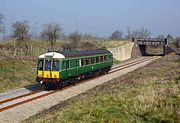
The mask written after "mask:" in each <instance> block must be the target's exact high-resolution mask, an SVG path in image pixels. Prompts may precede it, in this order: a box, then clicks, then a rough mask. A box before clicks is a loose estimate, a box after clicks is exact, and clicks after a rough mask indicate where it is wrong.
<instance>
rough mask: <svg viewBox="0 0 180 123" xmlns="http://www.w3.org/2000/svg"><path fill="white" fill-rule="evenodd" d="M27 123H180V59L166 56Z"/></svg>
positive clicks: (30, 119) (28, 120) (49, 110)
mask: <svg viewBox="0 0 180 123" xmlns="http://www.w3.org/2000/svg"><path fill="white" fill-rule="evenodd" d="M24 122H37V123H41V122H47V123H52V122H57V123H59V122H62V123H66V122H69V123H76V122H84V123H88V122H94V123H99V122H101V123H104V122H110V123H111V122H113V123H114V122H118V123H119V122H125V123H129V122H149V123H152V122H155V123H156V122H165V123H171V122H180V56H178V55H175V54H171V55H168V56H165V57H163V58H161V59H159V60H157V61H155V62H154V63H151V64H150V65H148V66H146V67H144V68H142V69H138V70H135V71H134V72H131V73H129V74H127V75H124V76H122V77H119V78H116V79H114V80H113V81H110V82H108V83H105V84H104V85H102V86H99V87H97V88H95V89H92V90H90V91H89V92H86V93H84V94H81V95H80V96H78V97H74V98H73V99H70V100H68V101H66V102H64V103H61V104H59V105H57V106H55V107H53V108H51V109H48V110H47V111H44V112H42V113H40V114H38V115H36V116H34V117H32V118H29V119H27V120H26V121H24Z"/></svg>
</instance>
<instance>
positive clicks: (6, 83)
mask: <svg viewBox="0 0 180 123" xmlns="http://www.w3.org/2000/svg"><path fill="white" fill-rule="evenodd" d="M35 77H36V61H32V60H23V59H21V60H20V59H5V60H0V92H4V91H7V90H9V89H16V88H20V87H23V86H27V85H30V84H34V82H35Z"/></svg>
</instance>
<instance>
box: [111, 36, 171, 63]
mask: <svg viewBox="0 0 180 123" xmlns="http://www.w3.org/2000/svg"><path fill="white" fill-rule="evenodd" d="M147 46H161V48H162V51H163V52H162V54H161V55H166V54H169V53H171V52H173V50H172V49H171V48H170V47H169V46H168V40H167V39H166V38H165V39H163V38H132V41H129V42H128V43H125V44H124V45H122V46H119V47H115V48H110V49H109V50H110V51H111V52H112V53H113V56H114V58H115V59H116V60H119V61H123V60H127V59H130V58H136V57H140V56H146V55H148V54H147V53H146V50H147ZM151 55H157V54H151Z"/></svg>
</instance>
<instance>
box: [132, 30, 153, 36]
mask: <svg viewBox="0 0 180 123" xmlns="http://www.w3.org/2000/svg"><path fill="white" fill-rule="evenodd" d="M150 35H151V33H150V31H149V30H148V29H146V28H141V29H140V30H135V31H133V32H132V34H131V37H135V38H149V37H150Z"/></svg>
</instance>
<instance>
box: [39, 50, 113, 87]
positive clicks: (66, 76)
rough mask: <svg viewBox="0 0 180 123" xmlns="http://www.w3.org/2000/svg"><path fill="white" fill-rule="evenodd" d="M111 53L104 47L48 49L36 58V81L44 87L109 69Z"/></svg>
mask: <svg viewBox="0 0 180 123" xmlns="http://www.w3.org/2000/svg"><path fill="white" fill-rule="evenodd" d="M112 65H113V55H112V53H111V52H110V51H108V50H105V49H98V50H86V51H50V52H47V53H45V54H42V55H40V56H39V58H38V65H37V78H36V81H37V82H38V83H40V84H43V85H45V86H46V87H51V86H54V85H60V86H61V85H64V84H65V83H66V84H67V83H68V82H70V83H71V84H73V83H75V82H77V81H78V80H80V79H83V78H88V77H93V76H97V75H99V74H102V73H107V72H109V71H110V69H111V67H112Z"/></svg>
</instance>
